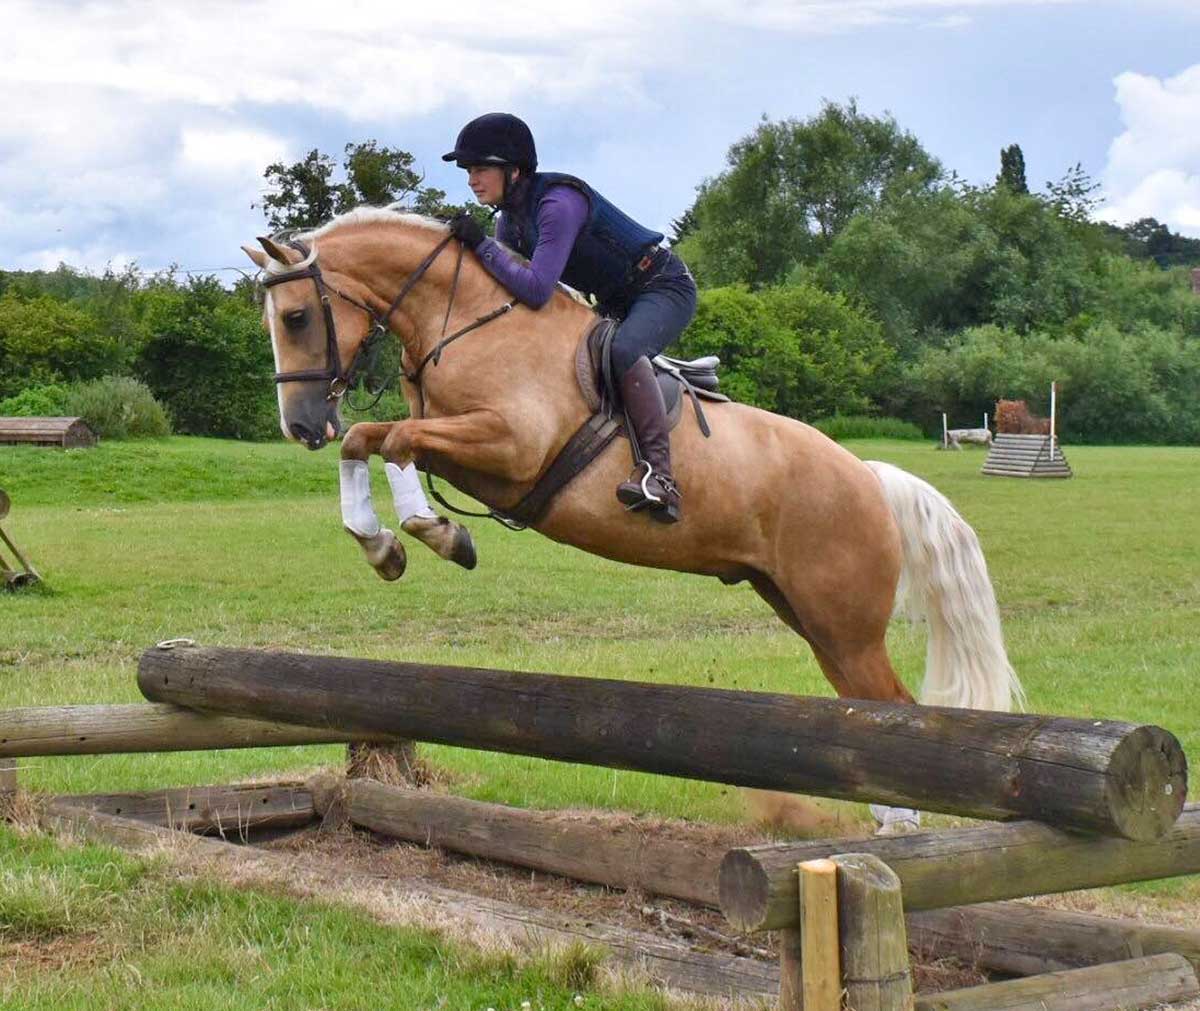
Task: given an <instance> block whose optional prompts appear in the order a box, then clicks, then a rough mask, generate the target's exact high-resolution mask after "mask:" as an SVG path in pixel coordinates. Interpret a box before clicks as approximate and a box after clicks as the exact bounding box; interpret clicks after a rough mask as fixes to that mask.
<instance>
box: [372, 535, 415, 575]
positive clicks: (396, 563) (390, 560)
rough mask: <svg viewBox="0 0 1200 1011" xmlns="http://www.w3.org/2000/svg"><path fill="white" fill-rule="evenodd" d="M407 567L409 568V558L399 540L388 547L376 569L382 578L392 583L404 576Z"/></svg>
mask: <svg viewBox="0 0 1200 1011" xmlns="http://www.w3.org/2000/svg"><path fill="white" fill-rule="evenodd" d="M406 568H408V558H407V557H406V556H405V554H404V548H402V547H401V546H400V543H399V542H398V541H397V542H396V543H395V544H393V545H392V546H391V547H390V548H388V550H387V552H386V554H384V556H383V560H382V561H380V562H379V563H378V564H377V565H376V566H375V571H376V572H377V573H379V578H380V579H385V580H387V581H388V582H389V583H391V582H394V581H395V580H397V579H399V578H400V577H401V576H403V575H404V570H405V569H406Z"/></svg>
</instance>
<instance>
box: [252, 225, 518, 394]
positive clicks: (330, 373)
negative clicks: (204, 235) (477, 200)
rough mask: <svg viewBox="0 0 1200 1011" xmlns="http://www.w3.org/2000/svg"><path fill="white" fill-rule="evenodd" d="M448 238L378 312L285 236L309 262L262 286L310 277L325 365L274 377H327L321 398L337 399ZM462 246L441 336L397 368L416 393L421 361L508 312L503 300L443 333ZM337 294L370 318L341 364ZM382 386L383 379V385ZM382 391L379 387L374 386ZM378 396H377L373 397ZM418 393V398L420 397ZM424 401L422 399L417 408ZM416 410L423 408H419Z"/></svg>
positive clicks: (433, 357) (280, 379) (352, 381)
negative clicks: (321, 323)
mask: <svg viewBox="0 0 1200 1011" xmlns="http://www.w3.org/2000/svg"><path fill="white" fill-rule="evenodd" d="M453 238H454V236H453V235H452V234H447V235H446V237H445V238H443V239H441V240H440V241H439V242H438V244H437V245H436V246H434V247H433V249H432V250H430V252H429V254H428V255H427V256H426V257H425V259H423V260H422V261H421V262H420V263H419V264H418V265H417V269H416V270H414V271H413V272H412V273H411V274H410V275H409V276H408V279H407V280H406V281H405V282H404V284H403V286H402V287H401V288H400V291H399V293H397V295H396V297H395V298H394V299H392V304H391V305H390V306H388V309H387V312H385V313H383V314H382V315H381V314H380V313H378V312H376V311H375V310H374V309H372V308H371V306H369V305H367V304H366V303H365V302H360V301H359V300H358V299H356V298H354V297H353V296H351V295H347V294H346V293H345V292H344V291H341V290H340V289H338V288H337V287H335V286H334V285H332V284H330V283H329V282H328V281H326V280H325V278H324V277H323V276H322V274H321V267H320V264H318V263H317V259H316V256H314V255H312V252H311V251H310V249H309V247H308V246H306V245H305V244H304V243H303V242H300V241H298V240H296V239H290V240H288V243H287V244H288V245H289V246H291V247H292V248H293V249H295V250H296V251H297V252H299V253H300V254H301V255H302V256H303V257H304V259H305V260H308V259H309V258H310V257H311V259H312V262H311V263H309V264H308V265H307V266H304V267H301V268H300V269H299V270H289V271H286V272H284V273H280V274H271V275H269V276H268V277H267V278H266V279H265V280H264V281H263V282H262V285H263V287H264V288H273V287H274V286H275V285H277V284H286V283H287V282H289V281H299V280H303V279H304V278H310V279H311V280H312V282H313V285H314V286H315V287H316V289H317V297H318V298H319V299H320V301H321V311H322V314H323V315H324V317H325V367H324V368H320V369H300V370H297V371H295V372H276V373H275V382H276V383H302V382H312V381H321V380H325V381H327V382H328V383H329V392H328V393H327V394H326V395H325V399H326V400H340V399H341V398H342V397H343V396H345V394H346V391H347V390H349V389H351V388H352V387H353V386H354V384H355V383H356V382H357V381H358V377H359V373H360V372H361V371H362V368H363V365H364V363H366V362H368V361H370V360H371V358H372V357H373V356H374V354H375V353H376V351H377V349H378V346H379V344H380V342H381V341H383V340H384V339H385V338H386V337H387V335H388V334H389V333H391V332H392V328H391V323H390V320H391V318H392V316H393V314H394V313H395V312H396V310H397V309H399V308H400V304H401V303H402V302H403V301H404V300H405V298H407V297H408V293H409V292H410V291H412V290H413V288H415V287H416V286H417V283H418V282H419V281H420V280H421V278H422V277H424V276H425V274H426V272H427V271H428V270H429V268H430V267H431V266H433V262H434V260H436V259H437V258H438V256H439V255H440V254H441V252H442V250H444V249H445V248H446V247H447V246H448V245H449V244H450V242H451V240H452V239H453ZM464 250H465V247H464V246H463V245H462V244H461V243H460V244H459V248H458V260H457V262H456V263H455V265H454V281H453V283H452V284H451V286H450V298H449V300H448V301H447V303H446V315H445V318H444V319H443V320H442V334H441V339H440V340H439V341H438V343H437V344H436V345H435V346H434V348H433V349H432V350H431V351H429V353H428V354H426V355H425V356H424V357H423V358H422V359H421V361H420V362H419V363H418V364H417V367H416V368H415V369H413V370H412V371H411V372H410V371H407V370H404V369H403V368H402V369H401V371H402V374H403V375H404V378H405V379H407V380H408V381H409V382H410V383H412V384H413V385H414V386H416V387H417V391H418V393H420V392H421V374H422V373H423V372H424V371H425V366H426V365H428V364H430V362H432V363H433V364H434V365H437V363H438V362H439V361H441V357H442V352H443V351H444V350H445V349H446V347H447V346H448V345H449V344H452V343H453V342H454V341H456V340H458V339H459V338H460V337H463V336H465V335H466V334H468V333H470V332H471V331H472V330H477V329H478V328H479V327H481V326H483V325H484V324H485V323H490V322H491V321H492V320H494V319H496V318H497V317H499V316H503V315H504V314H505V313H507V312H511V311H512V309H513V307H514V305H515V303H514V302H505V303H504V305H502V306H500V307H499V308H498V309H493V310H492V311H491V312H489V313H487V314H485V315H483V316H480V317H479V318H478V319H476V320H475V321H474V322H472V323H468V324H467V325H466V326H465V327H463V328H462V329H461V330H457V331H455V332H454V333H453V334H451V335H450V336H449V337H447V336H446V328H447V326H448V325H449V323H450V312H451V310H452V309H453V308H454V296H455V293H456V292H457V291H458V277H459V274H460V272H461V270H462V261H463V252H464ZM330 292H332V293H333V294H335V295H337V296H338V297H339V298H341V299H343V300H344V301H346V302H349V303H350V304H351V305H353V306H355V307H356V308H358V309H361V310H362V311H363V312H365V313H366V314H367V316H368V318H369V319H370V320H371V323H372V326H371V329H370V331H369V332H368V333H367V336H366V337H365V338H363V341H362V343H361V344H360V345H359V347H358V350H357V351H356V352H355V354H354V357H353V358H352V359H351V361H350V364H349V366H347V367H346V368H345V369H343V368H342V361H341V355H340V353H339V352H338V341H337V327H336V325H335V324H334V320H333V306H332V304H331V302H330V298H329V293H330ZM384 389H386V384H385V385H384ZM379 393H380V395H382V393H383V390H380V391H379ZM376 399H378V398H376ZM423 399H424V398H423V396H422V400H423ZM423 407H424V404H422V408H423ZM422 413H424V411H423V410H422Z"/></svg>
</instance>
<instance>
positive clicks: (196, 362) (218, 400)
mask: <svg viewBox="0 0 1200 1011" xmlns="http://www.w3.org/2000/svg"><path fill="white" fill-rule="evenodd" d="M137 303H138V307H139V311H140V312H141V318H142V326H143V328H144V329H145V331H146V332H147V333H148V334H149V337H148V338H147V340H146V343H145V344H144V345H143V346H142V348H141V350H140V353H139V354H138V358H137V361H136V363H135V371H136V373H137V375H138V377H139V378H141V379H143V380H144V381H145V383H146V385H147V386H149V387H150V389H151V390H152V391H153V393H154V395H155V396H156V397H157V398H158V399H159V400H160V401H161V402H162V403H163V404H165V405H166V406H167V408H168V409H169V410H170V412H171V416H172V418H173V419H174V422H175V427H176V429H177V430H178V431H180V432H183V433H185V434H187V435H216V436H224V437H233V438H236V439H269V438H278V436H279V417H278V408H277V406H276V399H275V383H274V382H273V381H272V374H273V372H274V368H273V364H272V360H271V344H270V341H269V340H268V339H267V336H266V334H265V333H264V332H263V328H262V318H261V313H260V311H259V310H258V309H257V308H255V307H254V306H253V305H252V304H247V303H245V302H243V301H240V300H239V299H237V298H231V297H230V296H229V293H228V292H226V291H225V289H224V288H222V287H221V285H220V283H219V282H218V281H217V280H216V279H215V278H212V277H196V278H192V279H191V280H190V281H189V282H188V283H187V284H177V283H176V282H175V281H174V280H173V279H171V278H161V279H159V280H157V281H156V282H155V283H153V284H151V285H150V286H148V287H147V288H146V289H145V290H143V291H141V292H139V293H138V296H137Z"/></svg>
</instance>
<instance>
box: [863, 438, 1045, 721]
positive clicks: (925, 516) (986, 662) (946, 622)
mask: <svg viewBox="0 0 1200 1011" xmlns="http://www.w3.org/2000/svg"><path fill="white" fill-rule="evenodd" d="M867 466H868V467H870V468H871V470H873V471H874V472H875V475H876V476H877V477H878V478H879V481H880V484H882V485H883V493H884V497H885V498H886V499H887V503H888V505H889V506H890V507H891V510H892V515H893V516H895V518H896V524H897V526H899V528H900V537H901V539H902V541H903V547H904V562H903V566H902V568H901V572H900V585H899V586H898V587H897V588H896V610H897V612H903V613H905V614H906V615H908V616H909V617H911V618H914V619H916V618H924V619H925V622H926V623H927V624H928V626H929V647H928V650H927V654H926V660H925V680H924V682H923V683H922V685H921V692H920V699H921V701H922V702H924V703H926V704H927V705H932V706H956V707H959V708H963V709H994V710H1008V709H1011V708H1012V707H1013V706H1014V705H1016V706H1018V707H1024V703H1025V693H1024V691H1023V690H1022V688H1021V682H1020V681H1019V680H1018V679H1017V675H1016V673H1015V672H1014V671H1013V669H1012V665H1011V664H1010V663H1009V662H1008V654H1007V653H1006V652H1005V651H1004V637H1003V635H1002V634H1001V632H1000V611H999V609H998V608H997V606H996V594H995V591H994V590H993V589H992V581H991V579H990V578H989V577H988V571H987V563H986V562H985V561H984V558H983V551H982V549H981V548H980V547H979V539H978V538H977V537H976V536H975V531H974V530H972V529H971V527H970V525H969V524H968V523H967V521H966V520H964V519H963V518H962V517H961V516H960V515H959V514H958V510H957V509H955V508H954V506H952V505H951V504H950V500H949V499H947V498H946V496H945V495H943V494H942V493H941V492H939V491H938V490H937V489H936V488H934V487H933V486H932V485H929V484H927V483H926V482H924V481H922V480H921V479H920V478H919V477H916V476H914V475H913V474H910V473H908V472H907V471H904V470H901V469H900V468H899V467H893V466H892V465H891V464H888V463H881V462H879V461H877V460H869V461H867Z"/></svg>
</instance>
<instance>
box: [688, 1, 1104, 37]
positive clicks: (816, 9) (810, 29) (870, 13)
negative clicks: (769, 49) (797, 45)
mask: <svg viewBox="0 0 1200 1011" xmlns="http://www.w3.org/2000/svg"><path fill="white" fill-rule="evenodd" d="M697 2H698V4H699V9H700V10H702V11H704V12H705V13H706V14H708V15H710V16H713V17H716V18H721V19H724V20H727V21H731V22H736V23H738V24H748V25H753V26H756V27H760V28H769V29H775V30H790V31H796V32H802V33H813V34H818V33H824V34H832V33H836V32H845V31H850V30H853V29H855V28H869V27H872V26H875V25H888V24H897V23H910V22H911V23H922V24H924V23H929V22H928V20H927V19H928V15H929V14H930V13H931V12H934V11H943V10H950V11H962V10H965V9H979V8H984V7H995V8H1004V7H1009V8H1011V7H1048V6H1063V5H1067V4H1076V3H1081V2H1082V0H837V2H832V0H800V2H794V0H744V2H743V3H742V4H740V5H730V4H728V3H726V0H697ZM967 20H969V19H967V18H966V16H965V15H963V14H961V13H952V14H950V15H948V16H947V17H946V18H943V19H941V21H940V22H939V21H935V22H933V24H935V25H939V26H941V27H959V26H960V25H962V24H965V23H966V21H967Z"/></svg>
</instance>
